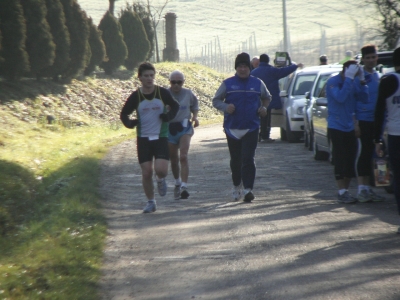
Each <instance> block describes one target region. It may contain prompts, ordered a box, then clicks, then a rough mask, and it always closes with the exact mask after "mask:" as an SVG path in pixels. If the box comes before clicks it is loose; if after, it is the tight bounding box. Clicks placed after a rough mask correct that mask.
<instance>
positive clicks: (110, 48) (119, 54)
mask: <svg viewBox="0 0 400 300" xmlns="http://www.w3.org/2000/svg"><path fill="white" fill-rule="evenodd" d="M99 29H100V30H101V31H102V37H103V41H104V44H105V45H106V53H107V57H106V61H104V62H103V63H102V64H101V67H102V68H103V69H104V71H105V72H106V74H112V72H113V71H114V70H116V69H117V68H118V67H119V66H121V65H122V64H123V63H124V61H125V59H126V57H127V56H128V50H127V48H126V44H125V42H124V37H123V34H122V28H121V24H120V23H119V22H118V20H117V19H116V18H115V17H114V16H113V15H111V14H110V12H108V11H107V12H106V13H105V14H104V16H103V18H102V19H101V21H100V24H99Z"/></svg>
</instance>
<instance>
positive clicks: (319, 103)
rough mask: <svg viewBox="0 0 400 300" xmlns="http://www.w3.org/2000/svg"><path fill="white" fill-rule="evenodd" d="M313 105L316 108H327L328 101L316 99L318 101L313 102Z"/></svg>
mask: <svg viewBox="0 0 400 300" xmlns="http://www.w3.org/2000/svg"><path fill="white" fill-rule="evenodd" d="M315 104H316V105H317V106H328V99H326V98H318V99H317V100H316V101H315Z"/></svg>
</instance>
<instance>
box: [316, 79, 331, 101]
mask: <svg viewBox="0 0 400 300" xmlns="http://www.w3.org/2000/svg"><path fill="white" fill-rule="evenodd" d="M329 77H331V74H322V75H320V76H319V78H318V82H317V84H316V86H315V89H314V94H313V96H314V97H318V95H319V93H320V92H321V90H322V88H323V87H324V85H325V82H326V81H327V80H328V78H329Z"/></svg>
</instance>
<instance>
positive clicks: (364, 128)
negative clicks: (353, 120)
mask: <svg viewBox="0 0 400 300" xmlns="http://www.w3.org/2000/svg"><path fill="white" fill-rule="evenodd" d="M358 124H359V126H360V131H361V136H360V142H361V145H359V146H360V147H361V148H360V149H359V151H358V152H359V155H358V157H357V176H371V174H372V157H373V154H374V149H375V144H374V122H367V121H358Z"/></svg>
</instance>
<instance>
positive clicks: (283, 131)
mask: <svg viewBox="0 0 400 300" xmlns="http://www.w3.org/2000/svg"><path fill="white" fill-rule="evenodd" d="M281 140H282V141H286V140H287V136H286V130H285V129H283V128H282V127H281Z"/></svg>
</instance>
